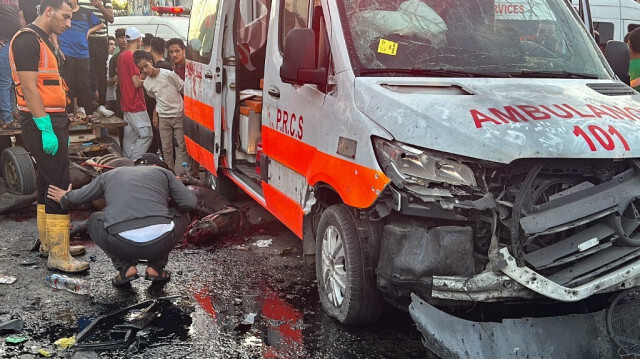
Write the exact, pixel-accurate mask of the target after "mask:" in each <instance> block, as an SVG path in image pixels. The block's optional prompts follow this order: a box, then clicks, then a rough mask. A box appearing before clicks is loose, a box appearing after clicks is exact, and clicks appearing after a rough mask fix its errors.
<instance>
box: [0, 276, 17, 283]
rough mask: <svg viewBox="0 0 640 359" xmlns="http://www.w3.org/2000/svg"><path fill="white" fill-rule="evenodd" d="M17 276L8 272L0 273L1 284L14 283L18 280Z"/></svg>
mask: <svg viewBox="0 0 640 359" xmlns="http://www.w3.org/2000/svg"><path fill="white" fill-rule="evenodd" d="M16 279H18V278H16V277H14V276H12V275H7V274H0V284H13V283H14V282H15V281H16Z"/></svg>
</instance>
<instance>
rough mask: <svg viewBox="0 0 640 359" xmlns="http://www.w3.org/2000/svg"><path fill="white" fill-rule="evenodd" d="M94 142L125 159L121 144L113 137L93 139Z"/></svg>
mask: <svg viewBox="0 0 640 359" xmlns="http://www.w3.org/2000/svg"><path fill="white" fill-rule="evenodd" d="M93 142H95V143H99V144H101V145H104V146H105V147H106V148H107V149H108V150H109V152H111V153H112V154H114V155H118V156H120V157H124V152H122V147H120V144H119V143H118V141H116V140H115V138H113V137H111V136H108V137H97V138H95V139H93Z"/></svg>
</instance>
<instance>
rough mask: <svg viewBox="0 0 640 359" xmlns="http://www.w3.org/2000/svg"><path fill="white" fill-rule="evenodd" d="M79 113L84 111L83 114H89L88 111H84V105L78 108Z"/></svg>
mask: <svg viewBox="0 0 640 359" xmlns="http://www.w3.org/2000/svg"><path fill="white" fill-rule="evenodd" d="M76 112H77V113H82V114H83V115H85V116H86V115H87V113H86V112H85V111H84V107H78V110H76Z"/></svg>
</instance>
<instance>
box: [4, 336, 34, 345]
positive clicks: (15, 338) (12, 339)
mask: <svg viewBox="0 0 640 359" xmlns="http://www.w3.org/2000/svg"><path fill="white" fill-rule="evenodd" d="M27 340H29V338H27V337H20V336H8V337H6V338H5V341H6V342H7V343H9V344H20V343H22V342H26V341H27Z"/></svg>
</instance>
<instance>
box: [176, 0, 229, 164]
mask: <svg viewBox="0 0 640 359" xmlns="http://www.w3.org/2000/svg"><path fill="white" fill-rule="evenodd" d="M223 4H224V2H223V1H222V0H194V2H193V7H192V9H191V18H190V20H189V33H188V36H187V64H186V71H185V86H184V107H185V110H184V115H185V116H184V135H185V136H184V137H185V144H186V147H187V151H188V152H189V155H190V156H191V157H193V158H194V159H195V160H196V161H198V163H200V165H202V166H203V167H204V168H206V169H207V171H209V172H210V173H212V174H214V175H216V174H217V165H218V157H219V155H220V147H219V145H220V132H221V130H220V129H221V117H222V112H221V111H222V73H221V68H222V54H221V51H220V50H219V49H220V48H221V41H222V40H221V38H222V36H220V35H221V34H222V31H221V25H220V22H221V18H223V16H221V15H222V14H221V13H222V11H220V10H221V8H222V6H223Z"/></svg>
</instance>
